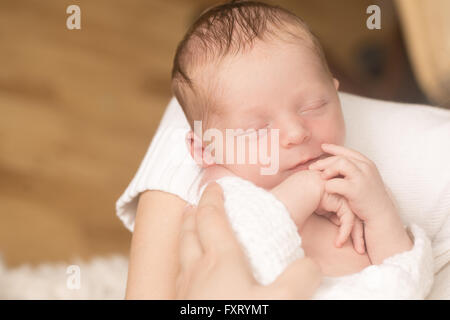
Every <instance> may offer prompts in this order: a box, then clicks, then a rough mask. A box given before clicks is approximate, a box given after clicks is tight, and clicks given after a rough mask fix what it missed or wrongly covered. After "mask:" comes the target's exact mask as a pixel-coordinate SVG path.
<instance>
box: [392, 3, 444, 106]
mask: <svg viewBox="0 0 450 320" xmlns="http://www.w3.org/2000/svg"><path fill="white" fill-rule="evenodd" d="M396 4H397V7H398V12H399V15H400V17H401V22H402V25H403V32H404V34H405V38H406V42H407V45H408V48H409V55H410V57H411V60H412V64H413V66H414V72H415V74H416V75H417V78H418V81H419V83H420V85H421V87H422V88H423V89H424V91H425V92H426V94H427V95H428V96H429V97H430V99H431V100H432V101H433V102H434V103H436V104H439V105H441V106H445V107H447V108H450V58H449V57H450V1H448V0H433V1H420V0H397V1H396Z"/></svg>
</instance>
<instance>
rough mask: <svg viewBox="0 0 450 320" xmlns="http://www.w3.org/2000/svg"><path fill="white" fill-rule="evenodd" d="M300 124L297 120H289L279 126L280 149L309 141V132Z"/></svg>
mask: <svg viewBox="0 0 450 320" xmlns="http://www.w3.org/2000/svg"><path fill="white" fill-rule="evenodd" d="M301 122H302V121H300V120H297V119H291V120H290V121H289V123H287V124H285V125H284V126H281V129H280V143H281V146H282V147H284V148H290V147H292V146H295V145H299V144H302V143H303V142H304V141H306V140H307V139H309V137H310V136H311V134H310V131H309V130H308V129H307V128H306V127H305V126H304V124H303V123H301Z"/></svg>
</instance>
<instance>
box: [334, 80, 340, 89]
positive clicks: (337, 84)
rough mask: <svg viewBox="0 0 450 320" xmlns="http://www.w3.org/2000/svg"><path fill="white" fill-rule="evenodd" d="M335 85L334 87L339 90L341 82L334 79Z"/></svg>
mask: <svg viewBox="0 0 450 320" xmlns="http://www.w3.org/2000/svg"><path fill="white" fill-rule="evenodd" d="M333 83H334V87H335V88H336V90H338V89H339V80H338V79H336V78H333Z"/></svg>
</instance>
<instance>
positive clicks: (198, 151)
mask: <svg viewBox="0 0 450 320" xmlns="http://www.w3.org/2000/svg"><path fill="white" fill-rule="evenodd" d="M186 146H187V148H188V150H189V153H190V155H191V157H192V159H194V161H195V163H197V164H198V165H199V166H201V167H202V168H206V167H209V166H212V165H214V164H215V161H214V157H213V156H212V155H211V153H210V152H207V151H205V148H204V147H203V144H202V140H201V139H200V138H199V137H197V136H196V135H195V133H194V132H193V131H192V130H191V131H189V132H188V133H187V134H186Z"/></svg>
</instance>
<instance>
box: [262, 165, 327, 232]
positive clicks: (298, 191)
mask: <svg viewBox="0 0 450 320" xmlns="http://www.w3.org/2000/svg"><path fill="white" fill-rule="evenodd" d="M271 192H272V194H273V195H274V196H275V197H277V199H278V200H280V201H281V202H282V203H283V204H284V205H285V206H286V208H287V210H288V211H289V213H290V214H291V217H292V219H293V220H294V222H295V224H296V225H297V227H298V229H299V230H301V229H302V228H303V224H304V223H305V221H306V220H307V219H308V218H309V216H310V215H311V214H313V213H314V211H315V210H316V209H317V207H318V206H319V203H320V200H321V198H322V195H323V192H324V181H323V180H322V179H321V178H320V174H319V173H318V172H317V171H311V170H303V171H299V172H296V173H294V174H293V175H291V176H289V177H288V178H287V179H286V180H284V181H283V182H281V183H280V184H279V185H277V186H276V187H275V188H273V189H272V190H271Z"/></svg>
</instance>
